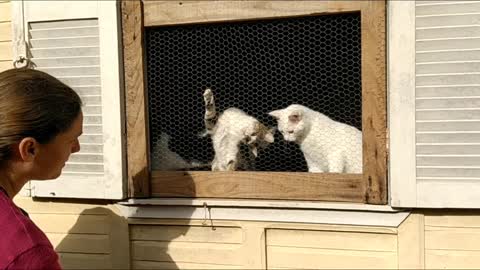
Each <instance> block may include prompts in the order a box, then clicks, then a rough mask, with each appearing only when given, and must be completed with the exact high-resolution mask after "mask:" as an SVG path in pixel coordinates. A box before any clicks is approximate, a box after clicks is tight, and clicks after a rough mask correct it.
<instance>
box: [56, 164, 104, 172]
mask: <svg viewBox="0 0 480 270" xmlns="http://www.w3.org/2000/svg"><path fill="white" fill-rule="evenodd" d="M103 168H104V166H103V163H83V162H81V163H77V164H73V163H70V162H67V163H66V165H65V167H64V168H63V172H65V173H68V172H85V173H87V172H103Z"/></svg>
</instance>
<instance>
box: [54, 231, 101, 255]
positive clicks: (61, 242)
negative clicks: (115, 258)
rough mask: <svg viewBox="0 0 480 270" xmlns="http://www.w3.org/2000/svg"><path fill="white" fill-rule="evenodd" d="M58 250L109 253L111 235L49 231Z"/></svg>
mask: <svg viewBox="0 0 480 270" xmlns="http://www.w3.org/2000/svg"><path fill="white" fill-rule="evenodd" d="M47 237H48V239H49V240H50V242H51V243H52V245H53V246H54V247H55V250H56V251H57V252H69V253H91V254H92V253H93V254H109V253H110V237H109V236H108V235H100V234H74V233H71V234H61V233H48V234H47Z"/></svg>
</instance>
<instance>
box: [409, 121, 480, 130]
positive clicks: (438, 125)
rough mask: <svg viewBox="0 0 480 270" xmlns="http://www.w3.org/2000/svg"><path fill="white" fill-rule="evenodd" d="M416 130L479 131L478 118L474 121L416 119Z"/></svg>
mask: <svg viewBox="0 0 480 270" xmlns="http://www.w3.org/2000/svg"><path fill="white" fill-rule="evenodd" d="M416 130H417V132H421V131H480V120H478V121H475V120H472V121H455V120H453V121H441V120H437V121H435V120H434V121H423V122H421V121H417V125H416Z"/></svg>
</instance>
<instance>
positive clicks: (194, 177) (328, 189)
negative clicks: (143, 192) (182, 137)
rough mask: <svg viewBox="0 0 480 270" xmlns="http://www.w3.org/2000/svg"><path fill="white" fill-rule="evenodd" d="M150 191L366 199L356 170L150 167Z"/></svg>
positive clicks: (201, 195) (175, 194) (174, 194)
mask: <svg viewBox="0 0 480 270" xmlns="http://www.w3.org/2000/svg"><path fill="white" fill-rule="evenodd" d="M152 195H153V196H158V197H197V198H226V197H228V198H244V199H249V198H256V199H291V200H317V201H318V200H324V201H345V202H365V182H364V181H363V180H362V175H358V174H315V173H297V172H294V173H288V172H285V173H284V172H281V173H270V172H215V173H212V172H160V171H153V172H152Z"/></svg>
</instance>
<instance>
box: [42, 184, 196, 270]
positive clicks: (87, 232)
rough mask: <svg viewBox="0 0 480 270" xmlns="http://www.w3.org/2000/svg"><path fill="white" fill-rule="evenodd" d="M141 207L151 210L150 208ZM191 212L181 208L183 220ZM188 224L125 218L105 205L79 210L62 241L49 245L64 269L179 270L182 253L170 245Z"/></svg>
mask: <svg viewBox="0 0 480 270" xmlns="http://www.w3.org/2000/svg"><path fill="white" fill-rule="evenodd" d="M190 187H194V184H193V181H191V185H190ZM193 194H195V193H193ZM77 203H78V202H77ZM187 203H188V200H187ZM132 207H138V206H132ZM142 208H143V209H145V210H146V211H147V212H148V211H151V210H153V209H152V208H153V206H143V207H142ZM129 209H133V208H129ZM186 209H188V210H186ZM153 211H161V210H153ZM193 211H194V208H193V207H182V211H181V216H182V218H183V217H185V218H189V217H191V214H192V213H193ZM132 212H136V211H132ZM157 220H158V219H157ZM188 223H189V222H188V220H187V219H186V220H183V221H180V220H179V221H178V222H176V221H169V223H168V225H165V224H158V222H156V219H145V218H142V219H140V218H128V219H127V218H126V217H124V216H123V215H122V213H121V212H120V209H119V208H118V207H117V206H115V205H105V206H99V207H94V208H90V209H87V210H84V211H82V212H81V213H80V215H78V219H77V220H76V222H75V224H74V225H73V226H72V227H71V229H70V230H69V231H68V233H67V234H66V235H57V236H58V237H63V239H61V240H59V241H52V242H53V243H54V244H55V243H58V245H56V247H55V249H56V251H57V252H58V254H59V256H60V262H61V265H62V267H63V268H64V269H180V266H178V265H177V262H176V259H177V260H178V256H182V254H178V252H175V250H176V249H175V248H172V247H170V245H171V242H172V241H174V240H175V239H177V238H179V237H180V238H181V237H185V235H186V234H187V231H188V230H189V228H190V227H189V225H188ZM49 237H52V235H49ZM53 237H55V236H53ZM170 252H173V253H175V254H176V256H177V257H176V258H175V254H174V255H171V254H170ZM182 257H183V256H182Z"/></svg>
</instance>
